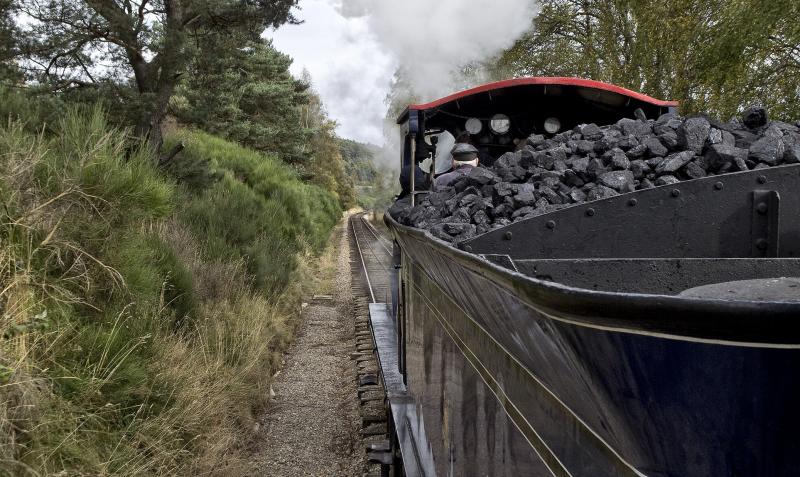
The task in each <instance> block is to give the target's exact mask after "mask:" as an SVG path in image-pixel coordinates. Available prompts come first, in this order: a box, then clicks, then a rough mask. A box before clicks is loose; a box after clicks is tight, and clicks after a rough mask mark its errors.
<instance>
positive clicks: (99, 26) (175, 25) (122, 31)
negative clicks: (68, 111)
mask: <svg viewBox="0 0 800 477" xmlns="http://www.w3.org/2000/svg"><path fill="white" fill-rule="evenodd" d="M296 3H297V0H52V1H49V2H41V1H39V0H19V4H20V12H21V13H22V15H23V16H24V17H25V18H26V20H27V22H26V23H27V24H28V26H27V27H26V31H25V35H26V37H27V38H28V39H29V40H28V41H27V43H26V45H25V46H26V48H25V49H24V52H25V59H26V60H27V61H26V62H25V64H26V66H27V72H28V74H29V75H31V77H32V78H33V79H35V80H36V81H38V82H39V83H41V84H44V85H47V86H48V87H50V88H51V89H52V90H54V91H64V90H68V89H73V88H93V87H98V86H102V87H105V88H106V89H107V90H108V91H111V92H112V93H113V94H115V95H117V96H119V97H132V98H134V99H135V100H136V108H135V109H134V114H135V119H134V121H135V131H136V133H137V134H138V135H139V136H140V137H143V138H147V139H148V141H149V144H150V146H151V148H152V149H153V150H154V151H156V152H160V151H161V146H162V143H163V136H162V130H161V128H162V124H163V122H164V118H165V115H166V112H167V106H168V104H169V101H170V99H171V97H172V95H173V94H174V92H175V90H176V87H177V86H178V83H179V81H180V79H181V77H182V76H183V75H184V74H185V72H186V68H187V65H189V64H190V63H191V62H192V60H193V58H192V57H191V55H192V54H193V53H196V52H197V50H196V49H193V48H189V47H188V44H187V41H188V39H189V38H190V37H194V38H200V37H214V38H221V39H224V38H225V37H226V36H227V35H241V36H244V37H247V38H249V39H251V40H254V41H255V40H257V38H258V36H259V35H260V34H261V32H262V31H263V29H264V28H265V27H267V26H278V25H280V24H283V23H285V22H293V21H295V20H294V18H293V17H292V15H291V14H290V12H289V9H290V8H291V7H293V6H294V5H295V4H296ZM131 93H133V94H131ZM165 159H167V157H165V156H161V157H160V159H159V160H160V161H164V160H165Z"/></svg>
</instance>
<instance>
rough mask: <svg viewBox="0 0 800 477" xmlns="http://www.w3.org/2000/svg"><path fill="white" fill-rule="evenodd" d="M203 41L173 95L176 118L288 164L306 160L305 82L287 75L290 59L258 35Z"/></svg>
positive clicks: (213, 38)
mask: <svg viewBox="0 0 800 477" xmlns="http://www.w3.org/2000/svg"><path fill="white" fill-rule="evenodd" d="M202 40H204V41H202V42H201V43H200V46H199V47H198V49H199V54H197V55H195V56H194V61H193V62H192V63H191V64H190V65H189V75H188V79H187V80H186V81H185V82H184V83H183V85H182V86H181V88H180V90H179V96H176V97H175V98H173V103H172V104H173V109H174V111H175V114H176V115H177V116H178V118H179V119H180V120H181V121H182V122H184V123H187V124H192V125H195V126H197V127H199V128H201V129H203V130H205V131H208V132H210V133H212V134H216V135H218V136H222V137H225V138H227V139H229V140H232V141H236V142H238V143H239V144H242V145H243V146H246V147H249V148H252V149H256V150H258V151H262V152H264V153H268V154H271V155H273V156H275V157H278V158H279V159H281V160H283V161H285V162H287V163H302V162H304V161H306V160H308V159H309V158H308V157H306V156H305V154H304V151H303V148H304V146H305V144H306V141H307V139H308V135H309V134H308V131H306V130H305V129H304V128H303V127H301V121H300V106H301V105H303V104H305V103H306V102H307V97H306V89H307V88H308V85H306V84H304V83H303V82H301V81H298V80H296V79H294V78H293V77H292V75H291V74H290V73H289V66H290V65H291V63H292V60H291V58H289V57H288V56H287V55H284V54H283V53H280V52H279V51H277V50H276V49H275V48H273V46H272V44H271V43H270V42H268V41H264V40H260V39H259V40H258V41H246V42H244V43H243V44H242V42H240V41H238V40H239V39H238V38H236V37H223V38H219V37H217V36H214V37H211V38H203V39H202ZM231 43H234V44H231Z"/></svg>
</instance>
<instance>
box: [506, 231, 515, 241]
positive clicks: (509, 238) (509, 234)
mask: <svg viewBox="0 0 800 477" xmlns="http://www.w3.org/2000/svg"><path fill="white" fill-rule="evenodd" d="M513 236H514V234H512V233H511V232H506V240H511V237H513Z"/></svg>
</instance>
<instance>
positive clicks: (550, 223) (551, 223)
mask: <svg viewBox="0 0 800 477" xmlns="http://www.w3.org/2000/svg"><path fill="white" fill-rule="evenodd" d="M546 225H547V228H548V229H554V228H556V223H555V221H554V220H548V221H547V224H546Z"/></svg>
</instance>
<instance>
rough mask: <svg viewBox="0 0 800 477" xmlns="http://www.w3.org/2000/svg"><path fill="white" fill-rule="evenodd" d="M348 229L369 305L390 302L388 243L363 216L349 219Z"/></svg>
mask: <svg viewBox="0 0 800 477" xmlns="http://www.w3.org/2000/svg"><path fill="white" fill-rule="evenodd" d="M350 228H351V230H352V233H353V242H354V243H355V248H356V251H357V255H358V259H359V262H360V265H359V268H360V269H361V271H362V273H363V278H364V281H365V285H366V291H367V292H368V294H369V298H370V301H371V303H388V302H390V300H391V288H390V276H391V274H390V270H391V269H392V250H391V244H390V242H389V241H388V239H387V238H386V237H384V236H383V235H382V234H381V233H380V232H378V231H377V230H376V229H375V227H374V226H372V224H370V223H369V222H368V221H367V219H365V218H364V215H363V214H359V215H356V216H353V217H352V218H351V219H350Z"/></svg>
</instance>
